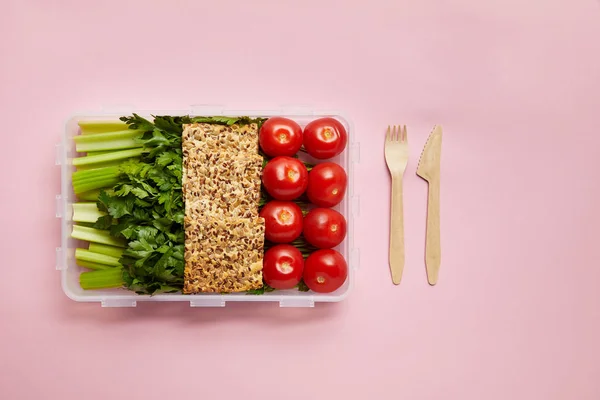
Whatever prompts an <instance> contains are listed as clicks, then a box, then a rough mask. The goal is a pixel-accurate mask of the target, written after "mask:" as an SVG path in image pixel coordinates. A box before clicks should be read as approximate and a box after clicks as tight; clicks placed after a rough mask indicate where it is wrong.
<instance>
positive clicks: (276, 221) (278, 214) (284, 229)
mask: <svg viewBox="0 0 600 400" xmlns="http://www.w3.org/2000/svg"><path fill="white" fill-rule="evenodd" d="M260 216H261V217H262V218H264V219H265V238H267V240H269V241H271V242H273V243H289V242H292V241H294V240H295V239H296V238H297V237H298V236H300V234H301V233H302V210H301V209H300V207H299V206H298V204H296V203H294V202H293V201H279V200H273V201H270V202H268V203H267V204H265V205H264V207H263V208H262V210H260Z"/></svg>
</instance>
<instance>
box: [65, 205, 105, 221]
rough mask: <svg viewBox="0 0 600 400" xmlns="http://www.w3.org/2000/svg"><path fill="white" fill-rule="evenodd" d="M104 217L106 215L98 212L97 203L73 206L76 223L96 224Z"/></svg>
mask: <svg viewBox="0 0 600 400" xmlns="http://www.w3.org/2000/svg"><path fill="white" fill-rule="evenodd" d="M103 215H106V213H105V212H102V211H100V210H98V206H97V205H96V203H74V204H73V221H75V222H96V221H97V220H98V218H100V217H102V216H103Z"/></svg>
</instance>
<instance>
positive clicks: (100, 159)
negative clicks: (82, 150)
mask: <svg viewBox="0 0 600 400" xmlns="http://www.w3.org/2000/svg"><path fill="white" fill-rule="evenodd" d="M144 151H145V150H144V149H143V148H140V149H129V150H120V151H112V152H110V153H106V154H99V155H95V156H85V157H78V158H74V159H73V165H74V166H76V167H77V166H81V165H93V164H101V163H105V162H108V161H115V160H125V159H127V158H132V157H139V156H140V155H142V153H144Z"/></svg>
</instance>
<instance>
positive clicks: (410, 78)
mask: <svg viewBox="0 0 600 400" xmlns="http://www.w3.org/2000/svg"><path fill="white" fill-rule="evenodd" d="M294 7H299V8H296V9H294ZM0 60H1V61H0V115H1V116H2V122H1V128H0V129H1V132H2V148H3V152H2V156H1V157H0V167H1V168H2V171H4V178H3V194H4V196H3V200H2V205H3V206H4V212H3V213H2V214H1V217H0V218H1V219H0V221H1V224H0V229H1V231H0V232H1V235H2V242H1V243H2V246H1V247H2V266H3V270H2V271H3V272H2V275H1V278H0V293H1V295H2V301H1V302H0V321H1V322H0V326H1V328H0V398H2V399H7V400H9V399H11V400H12V399H32V398H48V399H49V398H56V399H64V400H66V399H83V398H85V399H89V400H95V399H105V398H112V399H116V398H142V397H144V398H146V399H155V398H156V399H158V398H167V396H168V398H184V397H185V398H188V396H190V398H212V397H215V396H218V398H221V399H237V398H243V399H258V398H281V399H328V398H329V399H333V398H336V399H344V398H347V397H351V396H354V397H355V398H366V397H369V398H380V399H392V398H393V399H402V398H404V399H442V398H447V399H461V400H462V399H487V400H495V399H498V400H500V399H514V400H519V399H532V398H537V399H545V400H554V399H578V400H586V399H599V398H600V376H599V375H600V345H599V344H598V340H599V338H600V290H599V289H598V280H599V278H600V267H599V262H598V248H599V245H598V239H599V233H598V230H597V227H598V226H599V225H600V212H599V211H598V208H597V207H598V205H599V204H600V180H599V179H598V172H599V171H600V151H599V148H600V147H599V146H600V132H598V125H597V121H598V114H599V113H600V4H599V3H598V2H597V1H595V0H576V1H575V0H574V1H566V0H529V1H522V0H494V1H478V0H456V1H449V0H446V1H444V0H420V1H416V0H397V1H383V0H370V1H352V2H348V1H342V0H339V1H335V0H304V1H298V2H292V1H281V0H280V1H276V0H256V1H247V2H245V1H233V0H222V1H220V2H217V1H211V2H208V1H191V0H190V1H186V0H171V1H161V2H159V1H125V0H119V1H113V0H110V1H93V2H92V1H86V2H84V1H75V0H71V1H68V0H62V1H61V0H54V1H47V0H44V1H42V0H38V1H32V0H29V1H18V0H8V1H6V0H4V1H2V7H1V12H0ZM197 103H215V104H225V105H227V106H229V107H232V108H246V109H247V108H254V109H257V108H275V107H278V106H280V105H282V104H300V105H308V106H311V107H313V108H315V109H340V110H343V111H344V112H345V113H346V114H347V115H348V116H349V117H350V118H351V119H352V120H353V122H354V125H355V128H356V131H355V139H356V140H357V141H359V142H360V146H361V160H360V165H359V168H358V170H357V172H356V176H355V179H356V184H357V194H359V195H360V196H361V205H362V207H361V214H360V217H359V218H358V219H357V221H356V227H357V231H356V234H355V235H356V240H357V244H358V245H359V246H360V249H361V265H360V268H359V270H358V272H357V282H356V286H355V289H354V291H353V292H352V293H351V296H350V297H349V298H348V299H347V300H346V301H345V302H343V303H340V304H334V305H319V306H318V307H316V308H315V309H279V308H278V307H277V305H275V304H270V305H269V304H267V305H258V304H248V305H244V304H228V305H227V307H226V308H224V309H190V307H189V305H186V304H140V305H138V307H137V308H135V309H102V308H100V306H99V305H97V304H77V303H74V302H72V301H71V300H69V299H67V298H66V296H65V295H64V294H63V293H62V291H61V289H60V282H59V273H58V272H57V271H55V270H54V249H55V247H56V246H57V245H58V243H59V233H60V232H59V223H58V220H56V219H55V218H54V195H55V194H56V193H58V191H59V181H60V179H59V170H58V168H56V167H54V165H53V164H54V144H55V143H56V142H57V141H58V140H59V138H60V135H61V133H62V129H63V124H64V122H65V120H66V119H67V118H68V116H69V115H70V114H72V113H74V112H78V111H86V110H90V111H98V110H100V109H101V108H102V107H104V106H111V105H114V104H132V105H135V106H137V107H140V108H182V107H184V108H185V107H188V106H189V105H190V104H197ZM393 123H405V124H407V125H408V129H409V131H408V132H409V138H410V142H411V146H412V148H411V154H412V159H411V161H410V163H409V167H408V171H407V175H406V179H405V212H406V222H405V223H406V236H407V237H406V246H407V264H406V269H405V273H404V278H403V282H402V284H401V285H400V286H399V287H396V286H393V285H392V284H391V280H390V276H389V272H388V266H387V246H388V243H387V240H388V216H389V214H388V207H389V177H388V173H387V169H386V166H385V163H384V158H383V133H384V129H385V127H386V126H387V125H388V124H393ZM435 123H440V124H442V126H443V128H444V132H445V137H444V144H443V146H444V147H443V154H442V163H443V164H442V190H441V193H442V194H441V196H442V210H441V212H442V246H443V258H442V269H441V275H440V282H439V285H438V286H436V287H434V288H432V287H429V286H428V285H427V283H426V278H425V269H424V263H423V247H424V229H425V228H424V216H425V196H426V185H425V183H424V182H423V181H421V180H420V178H418V177H416V175H415V168H416V164H417V160H418V156H419V154H420V152H421V148H422V145H423V143H424V142H425V139H426V136H427V134H428V132H429V131H430V130H431V128H432V127H433V125H434V124H435ZM367 185H371V187H370V188H369V187H368V186H367ZM109 396H110V397H109Z"/></svg>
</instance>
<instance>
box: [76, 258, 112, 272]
mask: <svg viewBox="0 0 600 400" xmlns="http://www.w3.org/2000/svg"><path fill="white" fill-rule="evenodd" d="M77 265H79V266H80V267H84V268H89V269H93V270H99V269H109V268H115V267H111V266H110V265H106V264H98V263H95V262H90V261H83V260H77Z"/></svg>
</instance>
